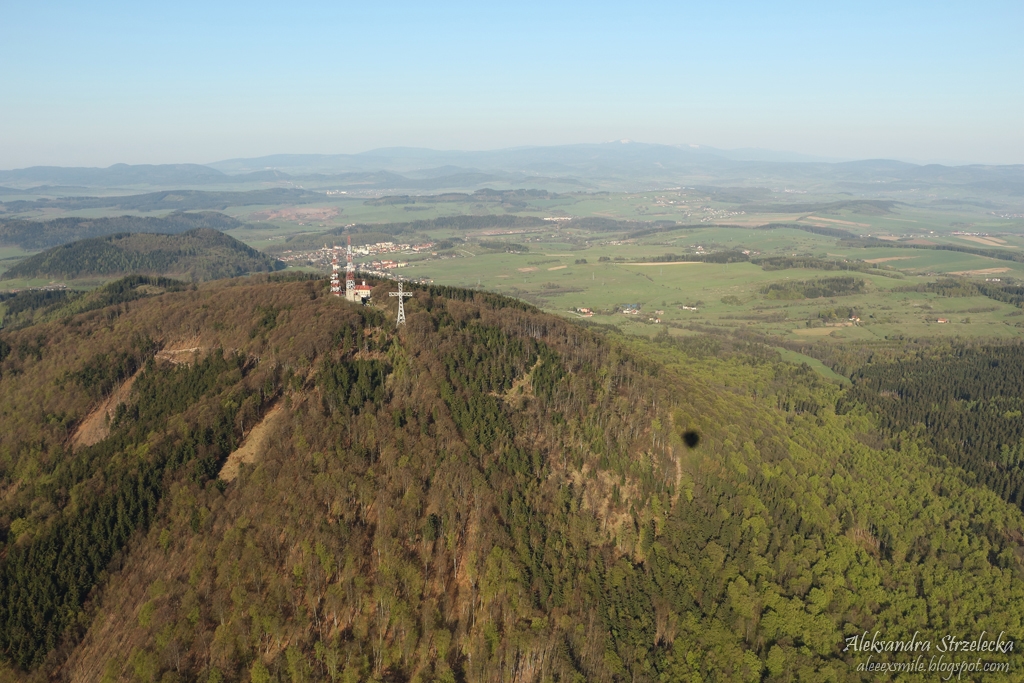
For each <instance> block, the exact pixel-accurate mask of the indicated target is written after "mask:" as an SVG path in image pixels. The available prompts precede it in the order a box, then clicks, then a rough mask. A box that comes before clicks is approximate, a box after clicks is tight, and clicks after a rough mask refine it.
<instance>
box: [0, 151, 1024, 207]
mask: <svg viewBox="0 0 1024 683" xmlns="http://www.w3.org/2000/svg"><path fill="white" fill-rule="evenodd" d="M241 184H249V185H256V186H259V187H268V186H278V187H279V188H292V189H306V190H309V189H328V188H330V189H338V190H373V191H384V192H387V191H395V190H408V191H415V192H433V191H438V190H444V189H455V188H461V189H467V188H479V187H484V186H505V187H537V188H554V189H557V190H559V191H566V190H571V189H590V190H596V189H613V190H614V189H646V188H649V187H667V186H671V185H672V184H685V185H719V186H721V185H732V186H752V185H756V186H762V187H764V186H775V187H778V186H787V185H789V184H794V185H798V186H800V187H811V188H813V189H815V190H819V191H826V192H843V191H846V192H855V193H867V192H878V191H903V190H910V189H915V188H921V187H925V186H935V185H961V186H969V187H970V188H972V189H973V190H977V191H980V192H985V193H996V194H1001V195H1011V196H1024V165H1016V166H983V165H970V166H942V165H938V164H930V165H923V166H922V165H918V164H911V163H906V162H901V161H891V160H865V161H846V162H838V163H835V162H829V161H821V160H814V159H813V158H808V157H801V156H800V155H794V154H788V153H782V152H764V151H762V150H731V151H726V150H716V149H711V148H703V147H695V146H689V145H687V146H671V145H654V144H646V143H635V142H612V143H602V144H581V145H562V146H554V147H522V148H513V149H504V150H493V151H469V152H466V151H437V150H430V149H419V148H409V147H393V148H386V149H377V150H371V151H368V152H363V153H360V154H277V155H271V156H265V157H258V158H253V159H228V160H224V161H218V162H214V163H211V164H206V165H200V164H169V165H137V166H129V165H126V164H116V165H114V166H111V167H109V168H103V169H101V168H63V167H51V166H37V167H33V168H26V169H18V170H12V171H0V187H3V188H4V189H3V190H2V192H3V193H4V194H5V195H8V196H9V195H10V194H12V193H14V192H20V193H29V194H46V195H49V196H66V195H69V194H79V195H81V194H85V193H87V192H88V191H90V188H108V189H113V188H119V189H128V190H130V189H132V188H140V187H149V188H153V187H162V188H168V189H169V188H174V189H178V188H213V187H220V186H230V185H241Z"/></svg>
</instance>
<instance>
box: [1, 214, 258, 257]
mask: <svg viewBox="0 0 1024 683" xmlns="http://www.w3.org/2000/svg"><path fill="white" fill-rule="evenodd" d="M240 225H242V222H241V221H238V220H236V219H234V218H232V217H231V216H225V215H224V214H222V213H215V212H212V211H205V212H196V213H172V214H170V215H168V216H164V217H163V218H148V217H143V216H115V217H111V218H81V217H77V216H74V217H68V218H56V219H54V220H51V221H26V220H20V219H14V220H2V219H0V246H17V247H21V248H22V249H26V250H29V251H34V250H36V249H48V248H50V247H55V246H57V245H59V244H67V243H68V242H74V241H75V240H82V239H88V238H90V237H103V236H104V235H113V234H116V233H124V232H160V233H166V234H171V235H173V234H177V233H182V232H187V231H189V230H194V229H196V228H212V229H214V230H230V229H232V228H237V227H239V226H240Z"/></svg>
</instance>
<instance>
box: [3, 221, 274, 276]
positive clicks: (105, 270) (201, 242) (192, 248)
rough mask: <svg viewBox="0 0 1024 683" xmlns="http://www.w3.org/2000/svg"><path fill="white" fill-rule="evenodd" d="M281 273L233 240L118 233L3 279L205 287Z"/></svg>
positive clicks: (52, 252) (55, 251) (212, 233)
mask: <svg viewBox="0 0 1024 683" xmlns="http://www.w3.org/2000/svg"><path fill="white" fill-rule="evenodd" d="M283 268H284V264H283V263H281V262H280V261H278V260H276V259H274V258H271V257H270V256H267V255H265V254H262V253H260V252H258V251H256V250H255V249H253V248H252V247H249V246H246V245H245V244H243V243H242V242H239V241H238V240H236V239H235V238H233V237H231V236H229V235H225V234H224V233H222V232H218V231H217V230H212V229H210V228H197V229H195V230H189V231H188V232H185V233H181V234H179V235H161V234H152V233H120V234H116V235H109V236H107V237H98V238H93V239H86V240H81V241H78V242H72V243H70V244H64V245H61V246H58V247H54V248H52V249H48V250H46V251H44V252H42V253H40V254H36V255H35V256H31V257H29V258H27V259H25V260H24V261H21V262H20V263H18V264H17V265H15V266H14V267H13V268H10V269H9V270H7V271H6V272H5V273H4V274H3V279H12V278H43V277H45V278H63V279H76V278H85V277H104V276H117V275H126V274H128V273H143V274H147V275H171V276H176V277H181V278H184V279H188V280H194V281H195V280H200V281H201V280H217V279H220V278H225V277H235V276H238V275H245V274H247V273H260V272H272V271H275V270H281V269H283Z"/></svg>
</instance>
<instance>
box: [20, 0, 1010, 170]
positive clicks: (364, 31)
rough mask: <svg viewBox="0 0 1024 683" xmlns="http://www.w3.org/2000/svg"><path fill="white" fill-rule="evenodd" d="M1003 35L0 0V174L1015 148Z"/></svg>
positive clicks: (720, 11) (996, 31)
mask: <svg viewBox="0 0 1024 683" xmlns="http://www.w3.org/2000/svg"><path fill="white" fill-rule="evenodd" d="M432 5H433V6H432ZM840 5H842V7H840ZM1022 28H1024V2H1021V1H1020V0H1014V1H1012V2H972V3H967V2H959V3H955V4H954V3H943V2H939V1H932V2H893V1H892V0H890V1H888V2H879V3H875V2H867V1H863V2H848V3H838V2H836V3H832V2H829V3H823V2H806V3H798V2H791V3H780V2H775V3H771V2H699V3H687V2H678V1H677V2H671V3H646V4H645V3H637V2H631V3H615V4H613V3H602V2H599V1H597V0H592V1H591V2H586V3H584V2H580V3H568V2H541V3H532V2H522V1H520V2H515V3H501V2H480V1H479V0H478V1H477V2H473V3H460V2H446V3H404V2H381V1H377V2H367V1H364V2H360V3H345V2H329V3H328V2H322V3H321V2H289V3H282V2H275V3H263V2H255V1H250V2H244V3H242V2H218V1H216V0H206V1H205V2H191V1H180V0H179V1H176V2H166V1H164V2H159V1H158V2H138V1H135V2H123V3H118V2H103V1H94V2H89V3H83V2H73V3H72V2H39V3H33V2H15V1H14V0H2V1H0V168H16V167H22V166H30V165H40V164H55V165H90V166H93V165H102V166H105V165H109V164H112V163H116V162H127V163H171V162H200V163H203V162H212V161H216V160H219V159H224V158H230V157H240V156H259V155H264V154H272V153H280V152H290V153H338V152H359V151H364V150H367V149H372V148H375V147H386V146H397V145H403V146H406V145H408V146H421V147H432V148H436V149H493V148H500V147H510V146H518V145H550V144H564V143H574V142H603V141H607V140H613V139H622V138H629V139H633V140H638V141H644V142H660V143H669V144H676V143H700V144H705V145H710V146H714V147H720V148H737V147H760V148H765V149H776V150H789V151H796V152H802V153H805V154H815V155H821V156H830V157H844V158H873V157H889V158H900V159H908V160H962V161H970V162H982V163H1024V124H1022V122H1024V40H1022V39H1021V29H1022Z"/></svg>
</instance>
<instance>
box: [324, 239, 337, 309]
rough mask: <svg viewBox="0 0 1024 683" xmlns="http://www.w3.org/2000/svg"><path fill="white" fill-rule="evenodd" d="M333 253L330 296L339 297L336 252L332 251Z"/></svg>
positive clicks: (325, 249) (325, 246)
mask: <svg viewBox="0 0 1024 683" xmlns="http://www.w3.org/2000/svg"><path fill="white" fill-rule="evenodd" d="M324 251H327V245H326V244H325V245H324ZM331 251H332V252H333V253H334V259H333V260H332V261H331V294H333V295H334V296H341V281H340V279H339V275H338V270H339V268H340V266H338V250H337V249H332V250H331Z"/></svg>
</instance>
